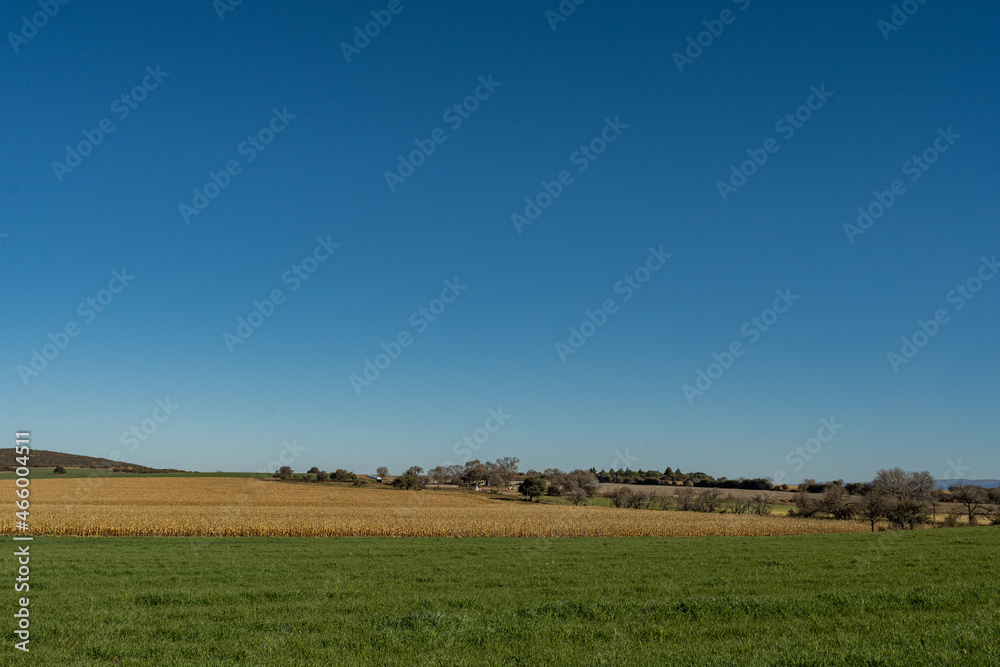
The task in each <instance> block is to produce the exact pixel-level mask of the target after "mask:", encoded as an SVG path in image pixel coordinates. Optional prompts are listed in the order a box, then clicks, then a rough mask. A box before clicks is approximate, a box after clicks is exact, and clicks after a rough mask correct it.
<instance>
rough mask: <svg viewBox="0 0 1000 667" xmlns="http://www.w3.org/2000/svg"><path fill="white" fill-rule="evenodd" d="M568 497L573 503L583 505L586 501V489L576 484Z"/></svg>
mask: <svg viewBox="0 0 1000 667" xmlns="http://www.w3.org/2000/svg"><path fill="white" fill-rule="evenodd" d="M569 499H570V501H571V502H572V503H573V504H574V505H583V504H585V503H586V502H587V490H586V489H584V488H582V487H579V486H578V487H576V488H575V489H573V490H572V491H570V492H569Z"/></svg>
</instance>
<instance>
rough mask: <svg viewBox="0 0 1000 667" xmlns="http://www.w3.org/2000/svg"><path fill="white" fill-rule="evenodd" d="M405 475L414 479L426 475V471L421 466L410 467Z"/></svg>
mask: <svg viewBox="0 0 1000 667" xmlns="http://www.w3.org/2000/svg"><path fill="white" fill-rule="evenodd" d="M403 474H404V475H413V476H414V477H420V476H421V475H423V474H424V469H423V468H421V467H420V466H410V467H409V468H407V469H406V472H404V473H403Z"/></svg>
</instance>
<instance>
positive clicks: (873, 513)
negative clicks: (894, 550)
mask: <svg viewBox="0 0 1000 667" xmlns="http://www.w3.org/2000/svg"><path fill="white" fill-rule="evenodd" d="M889 505H890V501H889V497H888V496H886V495H885V493H882V492H879V491H876V490H875V489H872V488H870V489H868V490H867V492H866V493H865V494H864V495H863V496H861V500H859V501H858V504H857V506H856V508H857V512H858V516H859V517H861V519H862V520H864V521H867V522H868V523H870V524H871V527H872V532H873V533H874V532H875V524H876V523H878V522H879V521H881V520H882V519H884V518H886V516H887V515H888V512H889Z"/></svg>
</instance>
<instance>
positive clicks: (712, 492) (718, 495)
mask: <svg viewBox="0 0 1000 667" xmlns="http://www.w3.org/2000/svg"><path fill="white" fill-rule="evenodd" d="M721 506H722V491H720V490H719V489H716V488H710V489H705V490H704V491H702V492H701V493H699V494H698V496H697V498H696V499H695V507H696V508H697V509H698V510H700V511H702V512H714V511H716V510H717V509H719V507H721Z"/></svg>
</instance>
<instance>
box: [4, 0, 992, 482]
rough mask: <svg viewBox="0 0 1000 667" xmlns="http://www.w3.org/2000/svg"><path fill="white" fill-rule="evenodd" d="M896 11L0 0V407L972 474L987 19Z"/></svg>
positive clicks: (385, 460)
mask: <svg viewBox="0 0 1000 667" xmlns="http://www.w3.org/2000/svg"><path fill="white" fill-rule="evenodd" d="M911 3H912V4H911ZM911 3H904V4H905V5H906V8H907V9H909V10H911V11H913V10H915V11H914V12H913V13H912V15H907V14H905V13H898V14H897V15H896V16H895V17H893V8H892V3H890V2H885V3H880V2H874V3H873V2H862V1H861V0H847V1H845V2H837V3H820V4H819V5H817V4H816V3H795V4H789V3H780V5H778V4H777V3H765V2H763V1H761V0H752V1H747V0H739V1H738V2H731V1H730V0H711V1H698V2H688V3H682V4H683V7H681V6H674V5H673V4H672V3H649V2H628V1H626V2H615V3H612V2H606V1H603V0H589V1H588V2H585V3H583V4H581V5H579V6H576V5H575V4H573V3H572V2H564V3H563V4H562V8H563V11H564V12H565V13H566V14H569V15H568V16H562V15H559V14H557V13H555V12H558V11H559V7H560V5H559V4H558V3H557V2H556V0H551V1H550V2H527V1H523V0H511V1H509V2H504V3H431V2H422V1H419V0H418V1H416V2H410V1H409V0H402V1H401V2H400V3H398V4H397V3H382V2H343V3H322V2H311V1H300V2H287V3H262V2H251V1H246V2H242V3H241V4H239V5H237V6H231V5H230V4H225V0H219V2H216V3H215V4H214V5H213V3H212V2H210V0H199V1H193V0H183V1H180V2H173V3H165V4H162V5H156V6H147V5H145V4H141V3H139V4H137V3H128V4H121V3H109V4H102V3H84V2H70V3H69V4H65V5H57V8H58V12H57V13H55V15H54V16H51V17H48V16H44V15H43V14H40V13H39V12H43V13H44V10H43V9H40V6H39V4H37V3H35V2H29V1H28V0H16V1H14V2H8V3H5V8H4V11H3V16H2V20H0V28H2V30H3V32H4V34H5V40H4V43H3V45H2V46H0V54H2V55H0V58H2V63H0V66H2V70H3V73H4V74H3V87H4V92H5V100H6V103H5V104H4V105H3V111H2V112H0V113H2V114H3V121H4V122H3V127H4V131H3V143H2V153H3V159H2V160H0V212H2V213H0V234H3V235H5V236H3V237H0V284H2V285H3V291H2V294H3V305H4V311H5V313H4V315H5V317H4V325H3V328H2V341H0V356H2V363H0V369H2V370H3V373H2V374H0V411H2V412H0V414H2V422H3V423H4V424H6V428H7V429H8V431H9V433H10V434H11V436H12V435H13V432H14V431H15V429H28V430H30V431H31V432H32V435H33V444H34V446H35V447H37V448H42V449H51V450H57V451H67V452H74V453H81V454H88V455H92V456H103V457H115V456H120V457H121V458H122V459H124V460H127V461H132V462H136V463H141V464H145V465H150V466H164V467H165V466H169V467H178V468H185V469H195V470H208V471H214V470H217V469H224V470H258V469H264V468H267V467H268V466H269V465H271V464H272V462H274V461H275V460H277V459H278V458H279V455H280V454H281V453H282V451H284V452H285V455H284V456H285V458H286V460H287V459H289V458H291V457H292V454H291V453H290V452H291V451H292V450H293V449H294V450H296V451H297V452H298V453H297V455H296V457H295V458H294V462H293V463H292V465H293V467H295V468H296V469H298V470H303V469H307V468H309V467H311V466H313V465H316V466H319V467H320V468H323V469H330V470H332V469H334V468H341V467H343V468H348V469H352V470H354V471H356V472H370V471H372V470H373V469H374V468H375V467H376V466H378V465H388V466H389V467H390V469H391V470H392V471H393V472H399V471H400V470H401V469H403V468H405V467H408V466H410V465H421V466H423V467H425V468H430V467H433V466H435V465H439V464H443V463H447V462H451V463H461V462H463V461H464V460H466V459H468V458H470V456H474V457H476V458H481V459H490V460H492V459H495V458H497V457H499V456H518V457H520V459H521V467H522V469H525V468H528V467H534V468H537V469H542V468H546V467H550V466H556V467H560V468H564V469H571V468H575V467H585V468H587V467H590V466H594V467H596V468H598V469H600V468H609V467H615V468H617V467H624V466H625V465H629V466H631V467H632V468H642V469H650V468H655V469H659V470H662V469H664V468H665V467H667V466H672V467H675V468H677V467H679V468H681V469H682V470H684V471H689V470H703V471H705V472H708V473H710V474H713V475H716V476H721V475H726V476H729V477H736V476H741V475H742V476H747V477H754V476H775V475H776V474H777V473H782V474H784V475H787V477H788V479H789V480H791V481H793V482H794V481H798V480H800V479H801V478H803V477H812V478H817V479H821V480H822V479H836V478H844V479H848V480H866V479H870V478H871V477H872V476H873V474H874V473H875V471H876V470H877V469H879V468H881V467H886V466H894V465H900V466H903V467H905V468H907V469H928V470H930V471H931V472H932V474H934V475H935V476H936V477H939V478H943V477H948V476H952V477H954V476H957V475H956V473H959V474H961V476H965V477H1000V448H998V447H997V442H998V441H997V433H998V432H1000V412H998V411H997V404H998V398H1000V389H998V381H997V369H998V368H1000V353H998V348H997V345H996V338H997V332H998V329H1000V314H998V313H1000V309H998V304H1000V280H996V281H991V282H989V281H988V282H985V283H979V282H978V281H979V280H980V278H977V273H978V274H979V275H980V276H982V277H986V276H989V277H992V274H993V273H994V272H996V271H997V268H995V267H993V266H991V264H990V261H991V260H992V258H993V257H995V256H996V255H997V254H1000V231H998V225H997V221H998V219H997V206H996V202H997V194H996V193H997V183H998V182H1000V179H998V176H1000V166H998V163H997V159H996V158H997V152H998V148H1000V144H998V135H997V126H996V122H997V117H998V110H1000V92H998V91H1000V86H998V83H1000V76H998V74H1000V72H998V68H1000V61H998V59H997V56H996V45H997V43H998V35H997V27H998V25H1000V7H997V6H996V5H995V4H991V3H975V4H974V5H966V4H962V5H961V6H960V7H959V6H955V5H952V4H949V3H945V2H942V1H940V0H930V1H929V2H927V3H926V4H922V5H920V4H918V3H917V2H915V1H913V0H911ZM44 4H45V3H44V2H43V3H42V5H44ZM776 5H777V6H776ZM53 6H56V3H53ZM574 8H575V9H574ZM569 9H573V11H572V13H570V12H569ZM901 9H902V8H901ZM229 10H231V11H229ZM724 10H725V13H724ZM53 11H54V10H53V9H52V8H50V13H51V12H53ZM393 11H395V12H396V13H393ZM372 12H375V15H374V18H373V15H372ZM546 12H549V13H548V14H547V13H546ZM220 17H221V18H220ZM563 18H565V20H561V19H563ZM893 19H895V21H896V24H899V25H898V26H897V25H895V24H893V23H892V21H893ZM904 19H905V22H904ZM378 20H381V21H382V22H383V23H387V25H384V26H382V25H377V24H372V25H369V26H367V29H368V30H369V32H370V33H372V34H376V33H377V34H376V35H375V36H374V37H366V36H364V31H365V30H366V26H365V24H366V23H368V22H371V21H378ZM879 21H883V23H882V24H881V26H880V24H879ZM39 26H40V27H39ZM356 27H357V31H356V30H355V28H356ZM897 28H898V29H897ZM699 33H701V34H699ZM713 33H714V34H713ZM359 35H362V36H359ZM689 38H690V39H691V41H689ZM699 41H700V42H701V45H699ZM345 43H346V44H347V46H344V44H345ZM348 61H349V62H348ZM477 95H478V98H477ZM123 96H124V97H123ZM455 105H459V106H458V109H456V108H455ZM810 106H811V108H810ZM789 114H790V117H788V115H789ZM108 130H110V132H109V131H108ZM935 145H936V147H935ZM68 149H69V150H68ZM431 149H433V151H432V150H431ZM413 151H418V153H416V154H414V155H413V156H412V158H413V160H412V162H411V153H413ZM748 151H749V152H748ZM925 151H927V153H926V154H925ZM400 156H402V158H400ZM914 156H916V157H917V160H918V161H917V162H914V161H913V158H914ZM401 159H402V160H403V161H404V162H405V164H401ZM747 160H751V162H747V163H746V164H744V163H745V162H746V161H747ZM752 160H756V163H754V162H752ZM413 162H415V163H417V164H418V165H419V166H413ZM54 163H58V164H54ZM761 163H763V164H761ZM734 165H735V167H734ZM227 168H228V169H229V171H227ZM734 168H735V169H736V171H737V173H736V174H734V173H733V169H734ZM741 169H742V170H743V173H742V174H740V173H739V172H740V170H741ZM387 172H389V173H390V174H391V175H389V176H387ZM212 174H214V176H213V175H212ZM746 174H750V175H749V176H746ZM213 179H214V182H213ZM895 181H898V182H897V183H895V185H894V182H895ZM543 182H544V183H545V184H547V185H543ZM720 182H721V183H722V185H720ZM221 185H224V186H225V187H220V186H221ZM894 188H895V190H896V191H895V193H894V192H893V189H894ZM196 189H197V191H198V192H195V190H196ZM546 189H547V190H546ZM876 191H877V192H878V193H880V194H879V195H878V196H876ZM202 197H204V198H202ZM526 198H529V199H532V200H535V202H536V204H535V205H540V206H539V208H538V209H537V210H536V209H535V208H533V206H532V205H529V203H526V201H525V200H526ZM879 199H881V200H882V203H879V201H878V200H879ZM890 202H891V203H890ZM182 205H183V206H182ZM542 207H544V208H542ZM859 207H863V208H864V209H869V208H870V209H871V212H872V213H873V214H875V215H878V214H880V213H881V215H880V216H879V217H877V219H876V218H875V217H873V218H871V219H867V218H862V220H861V223H862V225H863V226H864V227H867V229H865V228H863V227H861V226H857V223H856V221H857V219H858V217H859V213H858V208H859ZM882 207H885V209H883V210H880V209H881V208H882ZM515 214H516V216H515ZM512 216H515V217H512ZM531 218H534V219H533V220H532V219H531ZM845 224H847V225H855V227H847V228H846V229H845ZM318 239H321V240H322V242H321V241H320V240H318ZM667 255H669V257H667ZM982 258H986V260H988V261H987V262H986V263H985V264H984V263H983V259H982ZM296 267H298V268H296ZM650 269H656V270H653V271H651V270H650ZM310 270H311V271H312V272H311V273H310ZM114 272H119V274H121V275H120V277H116V276H115V273H114ZM296 272H298V273H296ZM300 274H301V276H307V277H305V278H303V277H300ZM970 279H971V283H970ZM446 281H450V283H449V282H446ZM620 281H621V282H620ZM628 281H631V282H633V283H634V284H635V285H639V287H638V288H637V289H634V288H633V287H630V286H629V282H628ZM642 281H645V282H642ZM959 286H962V290H965V291H966V292H967V294H968V295H969V298H966V297H965V296H962V294H961V292H959V291H954V292H953V290H957V288H958V287H959ZM976 289H978V290H979V291H978V292H975V293H973V290H976ZM275 290H281V292H280V294H279V295H278V296H279V299H278V300H279V301H280V303H278V304H274V305H273V306H269V305H268V304H267V303H264V301H266V300H270V299H271V296H272V293H273V292H274V291H275ZM777 291H781V292H782V293H783V294H784V300H782V299H781V297H779V296H778V295H777V294H776V292H777ZM442 297H443V298H444V299H445V300H447V301H450V303H445V301H443V300H441V301H435V300H436V299H441V298H442ZM88 299H92V300H93V304H88ZM608 300H613V303H611V304H606V302H607V301H608ZM255 301H257V302H258V303H259V310H262V311H264V312H265V314H267V313H269V316H267V317H265V316H264V315H252V313H253V312H254V311H255V309H258V306H255V304H254V302H255ZM94 304H96V306H95V305H94ZM788 304H791V305H788ZM605 305H608V306H610V307H609V308H608V309H607V310H606V311H603V310H602V309H603V308H604V307H605ZM775 305H777V307H778V309H779V310H784V311H785V312H783V313H780V314H779V313H777V312H775V311H769V309H771V308H772V307H773V306H775ZM421 308H424V309H428V310H427V311H426V312H427V315H423V314H421V313H420V309H421ZM98 309H100V310H98ZM599 310H602V312H598V311H599ZM588 311H589V312H590V313H591V316H590V318H588V315H587V312H588ZM938 311H942V312H940V313H939V312H938ZM936 315H937V316H938V317H939V322H934V321H933V320H934V319H935V316H936ZM754 317H756V318H758V321H759V322H760V325H758V324H757V323H754V322H753V320H752V319H751V318H754ZM238 318H244V320H246V319H249V320H251V323H252V324H259V326H257V327H253V326H251V325H250V324H248V325H238ZM431 318H433V321H432V319H431ZM761 318H763V319H761ZM588 320H592V321H596V322H599V323H600V322H603V325H602V326H600V327H597V326H596V325H594V326H593V329H592V328H591V325H584V324H583V323H584V322H586V321H588ZM918 320H921V321H923V322H924V328H925V329H926V330H928V331H931V332H934V335H933V336H929V335H926V334H925V335H924V336H921V335H917V336H916V338H917V340H916V341H915V343H921V344H922V345H921V346H920V347H919V348H918V347H914V348H913V349H910V348H909V347H907V346H905V345H904V343H903V341H902V340H901V339H902V338H903V337H904V336H905V337H907V338H910V339H911V340H912V337H913V336H914V334H915V332H920V331H921V328H920V325H919V324H918ZM767 322H770V324H767ZM67 326H68V330H69V331H70V332H71V333H72V334H75V335H71V333H66V331H67ZM247 326H250V329H246V328H245V327H247ZM571 327H575V328H576V330H577V331H578V332H579V331H581V329H582V330H583V331H582V332H581V333H580V334H579V336H581V337H580V338H577V337H576V335H573V334H572V332H571ZM764 327H766V328H767V329H766V331H765V330H764ZM250 331H252V335H250V336H249V337H247V336H246V335H245V334H247V333H248V332H250ZM227 334H229V335H228V336H227ZM586 334H593V335H592V336H589V337H588V336H586ZM400 336H402V339H403V341H404V342H408V343H409V344H408V345H407V346H405V347H404V346H402V345H401V346H400V347H399V349H398V351H397V350H396V348H395V347H394V345H393V344H392V343H393V341H397V340H399V338H400ZM383 343H384V344H385V347H386V348H387V349H388V350H389V351H390V352H391V353H393V354H394V356H395V358H389V357H388V356H386V357H378V356H377V355H379V354H380V353H383V348H382V344H383ZM560 343H561V344H562V346H558V345H557V344H560ZM734 343H736V344H738V346H737V347H736V350H737V351H741V352H742V354H741V355H740V356H738V357H733V358H732V360H731V363H730V360H729V358H728V357H727V354H728V352H729V350H730V348H731V347H732V346H733V344H734ZM46 345H48V347H47V348H46ZM60 347H61V348H62V349H60ZM570 350H571V351H570ZM36 352H37V354H36ZM914 352H915V354H914ZM890 353H893V354H895V355H899V356H898V358H897V357H893V358H890V357H889V356H888V355H889V354H890ZM716 354H717V355H718V356H719V357H720V358H721V363H720V365H719V366H715V367H713V366H711V364H713V363H717V362H716V361H715V358H714V357H713V355H716ZM905 355H909V356H910V357H912V358H907V356H905ZM46 357H48V358H46ZM900 359H904V360H905V363H904V362H902V361H900ZM366 360H367V361H370V362H371V363H372V364H373V365H374V364H376V363H378V364H379V365H381V366H383V369H381V370H379V371H378V373H379V375H378V376H377V377H375V371H374V370H372V368H369V369H368V379H366V378H365V375H364V373H365V370H366ZM32 364H34V367H32ZM723 365H725V366H728V368H723ZM39 369H40V370H39ZM699 371H701V372H703V373H705V374H706V375H705V376H704V377H700V375H699ZM897 371H898V372H897ZM709 373H710V374H711V375H713V376H714V377H715V379H710V378H709V377H708V374H709ZM352 376H356V377H355V378H354V379H353V380H352ZM372 378H374V379H373V380H372ZM699 380H700V386H699V384H698V382H699ZM709 381H711V385H710V386H709V384H708V383H709ZM685 385H688V388H687V389H685ZM696 392H701V393H696ZM168 399H169V403H168V402H167V401H168ZM157 401H160V402H162V403H163V404H164V405H166V406H168V407H167V409H164V408H162V407H159V406H158V403H157ZM174 406H176V407H174ZM491 410H493V411H494V413H496V414H498V415H500V420H497V419H496V418H495V417H491V413H490V411H491ZM168 412H169V414H167V413H168ZM824 419H825V420H827V422H830V423H832V424H833V428H832V430H833V431H835V433H833V432H831V430H829V429H824V430H820V429H821V428H823V422H822V421H821V420H824ZM157 420H159V421H157ZM501 420H502V421H503V424H502V425H501V424H500V421H501ZM133 428H134V429H137V431H138V433H140V434H141V437H138V436H133V435H128V432H129V430H130V429H133ZM487 428H489V429H492V431H493V432H490V431H488V430H486V429H487ZM477 429H483V430H480V431H478V432H477ZM818 431H819V433H818V434H817V432H818ZM123 434H125V435H126V437H125V439H124V444H123ZM817 435H819V436H820V438H818V439H816V440H813V441H810V438H817ZM465 436H467V437H469V438H470V441H471V442H472V443H473V444H474V445H475V446H476V447H478V449H477V450H473V448H472V447H469V446H467V445H464V444H463V445H460V446H457V447H456V443H457V442H461V441H462V438H463V437H465ZM477 437H478V439H479V441H480V442H479V443H476V440H475V439H476V438H477ZM12 439H13V438H12V437H11V440H12ZM821 440H823V441H825V442H821ZM282 443H288V444H289V446H288V447H286V446H285V445H283V444H282ZM797 448H798V449H799V451H798V452H796V449H797ZM803 452H804V455H803Z"/></svg>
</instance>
